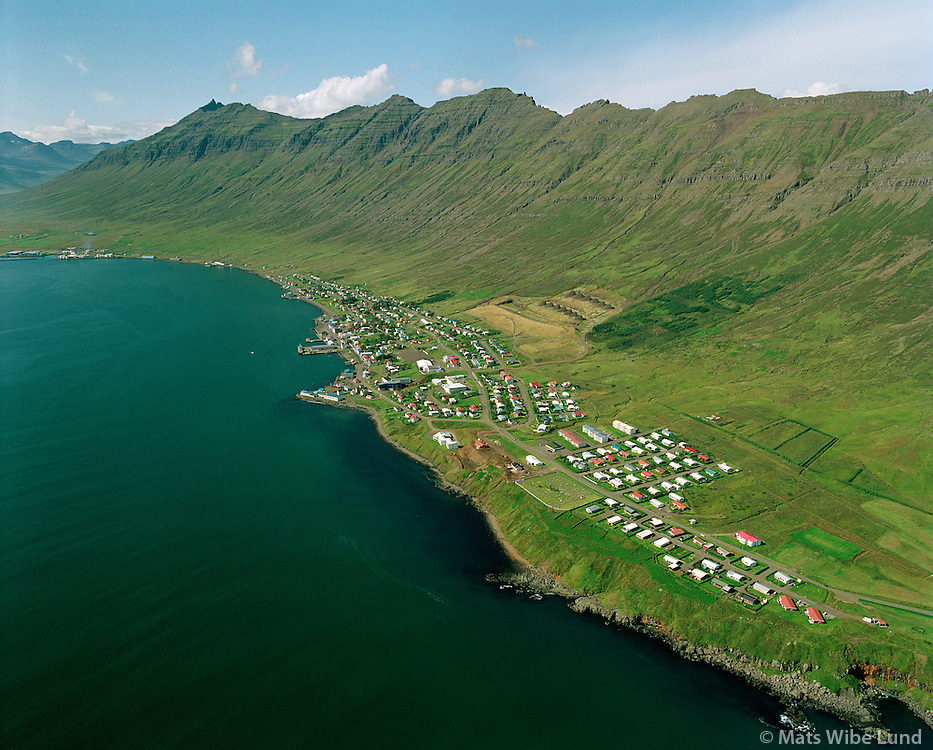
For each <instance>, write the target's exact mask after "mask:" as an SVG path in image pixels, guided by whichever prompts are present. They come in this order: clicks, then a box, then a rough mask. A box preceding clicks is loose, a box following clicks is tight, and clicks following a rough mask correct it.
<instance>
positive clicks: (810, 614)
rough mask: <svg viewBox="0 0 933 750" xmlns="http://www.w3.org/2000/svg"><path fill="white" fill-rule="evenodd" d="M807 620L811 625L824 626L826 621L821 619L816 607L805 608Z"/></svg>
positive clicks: (821, 616)
mask: <svg viewBox="0 0 933 750" xmlns="http://www.w3.org/2000/svg"><path fill="white" fill-rule="evenodd" d="M807 619H808V620H809V621H810V624H811V625H825V624H826V620H824V619H823V615H821V614H820V611H819V610H818V609H817V608H816V607H807Z"/></svg>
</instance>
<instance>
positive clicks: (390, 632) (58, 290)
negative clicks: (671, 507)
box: [0, 259, 843, 748]
mask: <svg viewBox="0 0 933 750" xmlns="http://www.w3.org/2000/svg"><path fill="white" fill-rule="evenodd" d="M279 293H280V290H279V288H278V287H277V286H275V285H274V284H272V283H271V282H269V281H267V280H265V279H263V278H261V277H259V276H256V275H252V274H248V273H245V272H242V271H238V270H235V269H227V268H213V267H212V268H205V267H203V266H194V265H184V264H177V263H175V264H173V263H164V262H154V261H130V260H117V259H114V260H87V261H59V260H57V259H42V260H35V261H28V262H26V261H24V262H19V263H7V264H4V265H3V267H2V268H0V394H2V397H0V425H2V444H0V544H2V549H0V608H2V625H0V638H2V642H0V644H2V649H3V656H2V658H3V668H2V671H0V701H2V703H0V709H2V711H0V745H2V747H4V748H6V747H9V748H91V747H93V748H176V747H177V748H189V747H190V748H266V747H276V748H308V747H348V748H349V747H354V748H358V747H413V748H420V747H471V748H473V747H484V748H497V747H509V748H515V747H539V748H540V747H570V746H578V745H579V744H581V743H596V744H598V745H600V746H605V745H619V746H624V747H628V746H631V747H641V748H653V747H658V748H660V747H668V746H670V745H672V744H674V743H687V746H689V747H691V748H714V747H715V748H721V747H723V746H726V747H730V748H744V747H756V748H757V747H762V744H761V739H760V734H761V732H762V731H767V730H769V728H773V727H770V726H769V725H770V724H771V723H773V722H774V721H775V720H776V718H777V715H778V714H779V713H780V706H779V705H778V704H777V703H776V702H775V701H774V700H772V699H770V698H768V697H767V696H764V695H762V694H760V693H758V692H757V691H755V690H752V689H750V688H748V687H747V686H746V685H744V684H743V683H741V682H740V681H738V680H736V679H733V678H731V677H730V676H728V675H724V674H721V673H719V672H717V671H716V670H713V669H711V668H708V667H705V666H702V665H696V664H690V663H687V662H684V661H681V660H680V659H678V658H677V657H675V656H674V655H673V654H672V653H670V652H669V651H668V650H667V649H666V647H664V646H663V645H660V644H658V643H655V642H653V641H651V640H649V639H646V638H644V637H641V636H639V635H636V634H632V633H627V632H620V631H616V630H614V629H610V628H607V627H606V626H604V625H603V624H601V623H600V622H598V621H596V620H595V619H592V618H589V617H582V616H579V615H576V614H574V613H572V612H570V611H569V610H568V609H567V607H566V603H565V602H563V601H560V600H557V599H554V598H546V599H545V600H544V601H540V602H536V601H531V600H529V599H528V598H527V597H526V596H523V595H517V594H515V593H511V592H508V591H502V590H499V589H498V588H497V587H495V586H491V585H488V584H486V583H485V581H484V576H485V574H486V573H490V572H493V573H494V572H500V571H503V570H506V569H507V568H508V566H509V561H508V559H507V558H506V557H505V555H504V554H503V552H502V551H501V549H500V548H499V546H498V544H497V543H496V541H495V539H494V538H493V537H492V535H491V534H490V532H489V530H488V528H487V527H486V524H485V521H484V519H483V517H482V516H481V514H480V513H479V512H478V511H477V510H476V509H474V508H473V507H471V506H470V505H469V504H467V503H466V502H464V500H463V499H462V498H458V497H454V496H451V495H449V494H447V493H445V492H443V491H441V490H440V489H438V488H437V487H436V486H435V485H434V484H433V482H432V481H431V477H430V476H429V474H428V473H427V472H426V470H425V468H424V467H423V466H421V465H419V464H417V463H415V462H413V461H411V460H409V459H407V458H406V457H404V456H403V455H401V454H400V453H398V452H397V451H395V450H394V449H393V448H392V447H391V446H389V445H387V444H386V443H385V442H384V441H382V440H381V439H380V438H379V436H378V435H377V433H376V431H375V429H374V426H373V425H372V423H371V422H370V420H369V418H368V417H367V416H366V415H364V414H361V413H358V412H352V411H347V410H341V409H334V408H331V407H327V406H321V405H315V404H307V403H302V402H298V401H296V400H294V399H293V394H294V393H296V392H297V391H298V390H299V389H301V388H316V387H318V386H321V385H325V384H327V383H329V382H330V381H331V380H332V379H333V377H334V376H335V375H336V373H337V372H339V370H340V369H341V368H342V361H341V360H340V359H339V358H337V357H336V356H330V355H326V356H315V357H297V356H296V354H295V345H296V343H298V342H300V341H302V340H303V339H304V337H305V336H306V335H308V331H309V329H310V328H311V327H312V326H313V321H314V318H315V316H316V315H317V311H316V310H315V309H314V308H313V307H311V306H309V305H305V304H302V303H298V302H294V301H287V300H282V299H281V298H280V297H279ZM813 719H814V721H816V722H817V724H818V726H819V727H820V728H821V729H826V728H841V727H842V726H843V725H842V724H840V723H839V722H837V721H835V720H834V719H832V718H830V717H825V716H819V715H817V716H814V717H813Z"/></svg>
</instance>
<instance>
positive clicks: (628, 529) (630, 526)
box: [622, 522, 638, 534]
mask: <svg viewBox="0 0 933 750" xmlns="http://www.w3.org/2000/svg"><path fill="white" fill-rule="evenodd" d="M637 528H638V524H637V523H634V522H630V523H627V524H625V526H623V527H622V531H624V532H625V533H626V534H631V533H632V532H633V531H635V529H637Z"/></svg>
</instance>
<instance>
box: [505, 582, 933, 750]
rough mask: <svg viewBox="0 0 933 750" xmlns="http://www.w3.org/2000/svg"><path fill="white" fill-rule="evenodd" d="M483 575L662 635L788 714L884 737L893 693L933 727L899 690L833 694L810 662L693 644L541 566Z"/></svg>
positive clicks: (932, 717)
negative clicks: (809, 714) (764, 658)
mask: <svg viewBox="0 0 933 750" xmlns="http://www.w3.org/2000/svg"><path fill="white" fill-rule="evenodd" d="M487 580H489V581H491V582H493V583H499V584H500V585H510V586H513V587H515V588H516V589H518V590H523V591H531V592H537V593H541V594H551V595H558V596H562V597H564V598H566V599H568V600H569V604H568V606H569V607H570V609H572V610H573V611H574V612H578V613H581V614H587V615H592V616H596V617H599V618H600V619H601V620H603V621H604V622H605V623H606V624H607V625H611V626H615V627H620V628H626V629H628V630H633V631H635V632H638V633H642V634H644V635H647V636H649V637H651V638H655V639H657V640H660V641H663V642H664V643H666V644H667V645H668V646H669V647H670V648H671V649H672V650H673V651H674V652H675V653H677V654H678V655H679V656H682V657H683V658H684V659H687V660H689V661H695V662H702V663H704V664H710V665H712V666H715V667H717V668H719V669H722V670H724V671H726V672H729V673H730V674H734V675H736V676H738V677H741V678H742V679H743V680H744V681H745V682H747V683H748V684H749V685H752V686H753V687H755V688H758V689H759V690H762V691H763V692H765V693H767V694H769V695H771V696H773V697H775V698H777V699H778V700H779V701H780V702H781V703H782V704H784V705H785V706H786V707H787V708H788V713H790V714H791V715H793V714H794V713H795V712H796V711H797V707H799V706H806V707H811V708H815V709H817V710H819V711H823V712H825V713H828V714H832V715H833V716H836V717H838V718H840V719H842V720H843V721H845V722H847V723H849V724H850V725H852V726H853V727H857V728H860V729H863V730H866V731H867V732H869V733H870V734H872V735H873V736H877V737H878V738H879V740H880V741H883V738H884V737H885V733H886V732H887V730H886V729H885V727H884V726H883V724H882V720H881V715H880V712H879V709H878V702H879V701H882V700H888V699H892V700H897V701H900V702H901V703H903V704H904V705H906V706H907V707H908V708H909V709H910V710H911V712H912V713H914V714H915V715H916V716H917V717H918V718H919V719H920V720H921V721H923V722H924V723H925V724H926V725H927V726H929V727H931V728H933V711H929V710H927V709H925V708H923V707H922V706H920V705H918V704H917V703H915V702H914V701H911V700H910V699H906V698H904V697H903V696H900V695H897V694H894V693H889V692H887V691H885V690H882V689H880V688H877V687H873V686H870V685H865V686H864V688H863V689H862V691H861V692H859V693H856V692H854V691H843V692H841V693H839V694H836V693H833V692H832V691H831V690H829V689H828V688H826V687H823V686H822V685H820V684H819V683H818V682H816V681H814V680H810V679H807V678H806V677H805V676H804V675H805V674H806V673H807V672H809V671H810V665H806V664H805V665H802V666H801V667H800V668H797V669H787V668H786V666H785V665H783V664H781V663H780V662H777V661H773V662H770V663H764V662H761V661H760V660H758V659H755V658H753V657H751V656H749V655H748V654H745V653H743V652H741V651H738V650H736V649H725V648H719V647H715V646H697V645H695V644H692V643H690V642H689V641H687V640H686V639H684V638H681V637H679V636H677V635H676V634H674V633H671V632H670V631H669V630H667V629H666V628H665V627H664V624H663V623H662V622H660V621H658V620H655V619H654V618H651V617H644V616H635V617H633V616H630V615H626V614H624V613H622V612H620V611H619V610H616V609H610V608H608V607H605V606H603V605H602V604H601V603H600V601H599V599H597V598H596V597H595V596H587V595H585V594H582V593H581V592H579V591H574V590H573V589H570V588H568V587H566V586H564V585H563V584H562V583H561V582H560V581H558V580H556V579H555V578H554V577H553V576H551V575H549V574H547V573H545V572H543V571H538V570H535V569H525V570H521V571H517V572H514V573H505V574H501V575H490V576H487ZM766 670H770V671H766Z"/></svg>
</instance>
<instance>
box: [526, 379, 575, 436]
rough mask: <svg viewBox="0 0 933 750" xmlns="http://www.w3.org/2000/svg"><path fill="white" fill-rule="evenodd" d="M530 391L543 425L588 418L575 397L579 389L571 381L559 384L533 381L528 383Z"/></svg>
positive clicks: (556, 382) (552, 381)
mask: <svg viewBox="0 0 933 750" xmlns="http://www.w3.org/2000/svg"><path fill="white" fill-rule="evenodd" d="M528 389H529V393H530V395H531V398H532V400H533V401H534V404H535V414H536V415H537V418H538V422H539V423H541V424H545V425H546V424H549V423H551V422H567V421H569V420H571V419H583V418H585V417H586V413H585V412H584V411H583V410H582V409H581V408H580V405H579V404H578V403H577V401H576V399H575V398H574V396H573V391H576V390H578V387H577V386H574V385H573V384H571V383H570V382H569V381H564V382H562V383H558V381H556V380H551V381H549V382H548V383H544V384H542V383H540V382H538V381H536V380H533V381H531V382H530V383H528Z"/></svg>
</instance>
